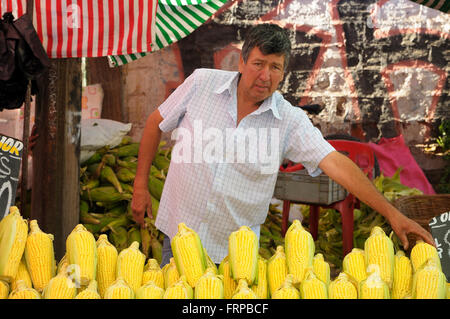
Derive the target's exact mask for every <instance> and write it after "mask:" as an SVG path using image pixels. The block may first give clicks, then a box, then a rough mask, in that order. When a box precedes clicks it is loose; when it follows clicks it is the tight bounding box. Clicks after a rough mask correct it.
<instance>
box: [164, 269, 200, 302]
mask: <svg viewBox="0 0 450 319" xmlns="http://www.w3.org/2000/svg"><path fill="white" fill-rule="evenodd" d="M193 298H194V291H193V289H192V287H191V285H189V283H188V282H187V279H186V276H185V275H181V276H180V278H179V279H178V280H177V281H176V282H174V283H173V284H172V285H171V286H170V287H169V288H167V289H166V291H165V292H164V296H163V299H193Z"/></svg>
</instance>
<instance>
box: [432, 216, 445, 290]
mask: <svg viewBox="0 0 450 319" xmlns="http://www.w3.org/2000/svg"><path fill="white" fill-rule="evenodd" d="M429 225H430V228H431V235H432V236H433V238H434V242H435V243H436V248H437V251H438V254H439V258H440V260H441V266H442V271H443V273H444V274H445V276H446V277H447V282H450V211H448V212H445V213H443V214H441V215H439V216H436V217H433V219H432V220H431V221H430V223H429Z"/></svg>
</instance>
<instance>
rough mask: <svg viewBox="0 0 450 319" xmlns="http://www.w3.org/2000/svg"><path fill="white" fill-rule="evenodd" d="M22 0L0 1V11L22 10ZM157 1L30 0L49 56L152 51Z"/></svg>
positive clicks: (16, 13)
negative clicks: (32, 0)
mask: <svg viewBox="0 0 450 319" xmlns="http://www.w3.org/2000/svg"><path fill="white" fill-rule="evenodd" d="M26 3H27V1H26V0H0V14H3V13H5V12H8V11H12V12H13V14H14V16H15V17H16V18H18V17H20V16H21V15H23V14H24V13H25V9H26ZM156 3H157V0H126V1H124V0H95V1H92V0H34V11H33V25H34V27H35V29H36V31H37V33H38V35H39V38H40V39H41V42H42V45H43V47H44V49H45V51H46V52H47V55H48V56H49V57H50V58H66V57H98V56H107V55H117V54H131V53H136V52H147V51H151V50H152V47H151V45H152V38H153V34H154V21H155V14H156Z"/></svg>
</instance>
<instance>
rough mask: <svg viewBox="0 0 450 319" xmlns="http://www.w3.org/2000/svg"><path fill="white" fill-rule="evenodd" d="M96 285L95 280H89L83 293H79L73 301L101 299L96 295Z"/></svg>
mask: <svg viewBox="0 0 450 319" xmlns="http://www.w3.org/2000/svg"><path fill="white" fill-rule="evenodd" d="M97 288H98V285H97V281H96V280H91V282H90V283H89V285H88V286H87V287H86V289H84V290H83V291H81V292H79V293H78V294H77V295H76V296H75V299H102V297H101V296H100V294H99V293H98V289H97Z"/></svg>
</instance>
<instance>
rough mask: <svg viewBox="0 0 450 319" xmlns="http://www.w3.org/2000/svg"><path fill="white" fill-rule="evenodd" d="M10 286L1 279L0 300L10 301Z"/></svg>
mask: <svg viewBox="0 0 450 319" xmlns="http://www.w3.org/2000/svg"><path fill="white" fill-rule="evenodd" d="M8 296H9V284H8V283H7V282H6V281H5V280H1V279H0V299H8Z"/></svg>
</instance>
